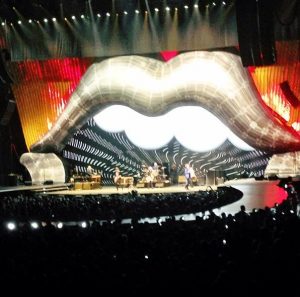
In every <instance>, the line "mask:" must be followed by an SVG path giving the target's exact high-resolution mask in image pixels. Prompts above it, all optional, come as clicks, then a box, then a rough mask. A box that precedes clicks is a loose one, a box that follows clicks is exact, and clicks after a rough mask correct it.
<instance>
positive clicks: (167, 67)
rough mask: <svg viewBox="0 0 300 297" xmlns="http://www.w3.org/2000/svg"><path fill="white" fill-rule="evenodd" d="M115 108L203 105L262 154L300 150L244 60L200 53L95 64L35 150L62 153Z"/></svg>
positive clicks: (153, 110) (149, 111) (152, 111)
mask: <svg viewBox="0 0 300 297" xmlns="http://www.w3.org/2000/svg"><path fill="white" fill-rule="evenodd" d="M220 78H221V79H220ZM115 103H118V104H120V103H121V104H124V105H127V106H129V107H131V108H132V109H135V110H137V111H139V112H141V113H143V114H145V115H150V116H155V115H159V114H162V113H164V112H165V111H166V110H168V109H170V108H171V107H173V106H176V105H191V104H193V105H200V106H202V107H204V108H206V109H207V110H209V111H210V112H212V113H213V114H214V115H216V116H217V117H218V118H219V119H220V120H221V121H223V122H224V123H225V124H226V125H227V126H228V127H229V128H230V129H231V130H232V131H233V132H234V133H235V134H236V135H238V136H239V137H240V138H241V139H243V140H244V141H245V142H247V143H248V144H249V145H250V146H252V147H254V148H256V149H260V150H264V151H270V152H274V153H276V152H277V153H278V152H286V151H292V150H299V149H300V137H299V135H298V134H297V133H296V132H295V131H294V130H293V129H292V128H291V127H289V126H287V125H286V124H285V123H284V122H281V121H280V120H278V118H276V117H275V115H274V113H272V112H271V111H270V109H268V108H267V107H266V105H265V103H264V102H263V101H262V100H261V98H260V95H259V93H258V91H257V90H256V88H255V86H254V84H253V82H252V79H251V77H250V75H249V73H248V71H247V69H245V68H244V67H243V66H242V63H241V61H240V57H239V56H237V55H234V54H231V53H227V52H205V51H199V52H188V53H183V54H180V55H178V56H177V57H175V58H174V59H172V60H170V61H169V62H168V63H163V62H161V61H158V60H154V59H151V58H146V57H141V56H122V57H116V58H110V59H107V60H104V61H102V62H100V63H95V64H93V65H92V66H90V68H89V69H88V70H87V72H86V73H85V74H84V75H83V77H82V79H81V81H80V84H79V86H78V87H77V88H76V90H75V91H74V92H73V94H72V95H71V98H70V100H69V103H68V105H67V107H66V108H65V110H64V112H63V113H62V114H61V115H60V117H59V118H58V119H57V121H56V123H55V124H54V125H53V127H52V128H51V130H49V132H48V133H47V134H46V135H45V136H44V137H43V138H42V139H41V140H40V141H38V142H36V143H35V144H33V145H32V146H31V151H33V152H47V151H61V150H62V149H63V148H64V146H65V144H66V143H67V141H68V140H69V139H70V138H71V137H72V135H73V133H74V132H75V131H76V130H77V129H79V128H80V127H81V126H82V125H83V124H84V123H85V122H86V120H87V118H90V117H92V116H93V115H95V114H96V113H97V112H99V110H101V109H103V108H104V107H106V106H107V105H111V104H115Z"/></svg>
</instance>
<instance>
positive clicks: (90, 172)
mask: <svg viewBox="0 0 300 297" xmlns="http://www.w3.org/2000/svg"><path fill="white" fill-rule="evenodd" d="M86 172H87V174H88V175H89V176H92V175H93V174H94V169H93V168H92V166H91V165H89V166H88V167H87V169H86Z"/></svg>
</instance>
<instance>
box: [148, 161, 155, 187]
mask: <svg viewBox="0 0 300 297" xmlns="http://www.w3.org/2000/svg"><path fill="white" fill-rule="evenodd" d="M153 181H154V171H153V167H152V166H149V167H148V173H147V176H146V182H147V187H148V188H150V187H151V188H154V185H153Z"/></svg>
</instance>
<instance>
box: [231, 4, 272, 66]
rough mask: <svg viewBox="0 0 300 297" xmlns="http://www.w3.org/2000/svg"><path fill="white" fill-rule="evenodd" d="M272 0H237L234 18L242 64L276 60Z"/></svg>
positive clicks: (270, 63) (256, 63)
mask: <svg viewBox="0 0 300 297" xmlns="http://www.w3.org/2000/svg"><path fill="white" fill-rule="evenodd" d="M273 2H274V0H237V1H236V20H237V31H238V41H239V49H240V55H241V59H242V63H243V65H244V66H263V65H272V64H274V63H275V62H276V48H275V37H274V20H273V17H274V13H273V7H274V3H273Z"/></svg>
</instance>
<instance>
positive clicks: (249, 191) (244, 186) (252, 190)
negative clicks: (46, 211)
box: [0, 178, 287, 214]
mask: <svg viewBox="0 0 300 297" xmlns="http://www.w3.org/2000/svg"><path fill="white" fill-rule="evenodd" d="M278 183H279V180H275V181H268V180H262V181H257V180H254V179H251V178H250V179H238V180H231V181H227V182H225V183H224V184H221V185H213V186H194V187H190V189H189V190H186V189H185V188H184V185H182V184H180V185H171V186H168V187H162V188H136V187H129V188H127V187H126V188H125V187H124V188H119V189H118V190H117V189H116V187H115V186H103V187H102V188H99V189H93V190H75V189H71V186H72V184H54V185H32V186H16V187H2V188H1V187H0V194H1V193H8V192H20V191H31V192H35V193H40V194H41V195H43V194H51V195H68V196H74V197H75V196H85V195H95V196H96V195H111V194H119V195H123V194H128V193H131V192H132V191H133V190H134V191H137V193H138V194H139V195H143V194H151V193H153V194H154V193H162V194H169V193H192V192H197V191H206V190H209V189H213V190H216V189H217V188H218V187H219V186H232V187H234V188H236V189H238V190H240V191H242V193H243V197H242V198H241V199H240V200H238V201H236V202H234V203H232V204H229V205H226V206H223V207H221V208H220V209H216V210H215V212H216V213H217V214H219V213H221V212H225V213H236V212H237V211H239V210H240V205H242V204H243V205H245V206H246V209H247V211H252V209H253V208H264V207H266V206H268V207H273V206H274V204H275V203H281V202H282V200H284V199H285V198H286V197H287V193H286V192H285V191H284V189H282V188H280V187H278V186H277V185H278Z"/></svg>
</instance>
